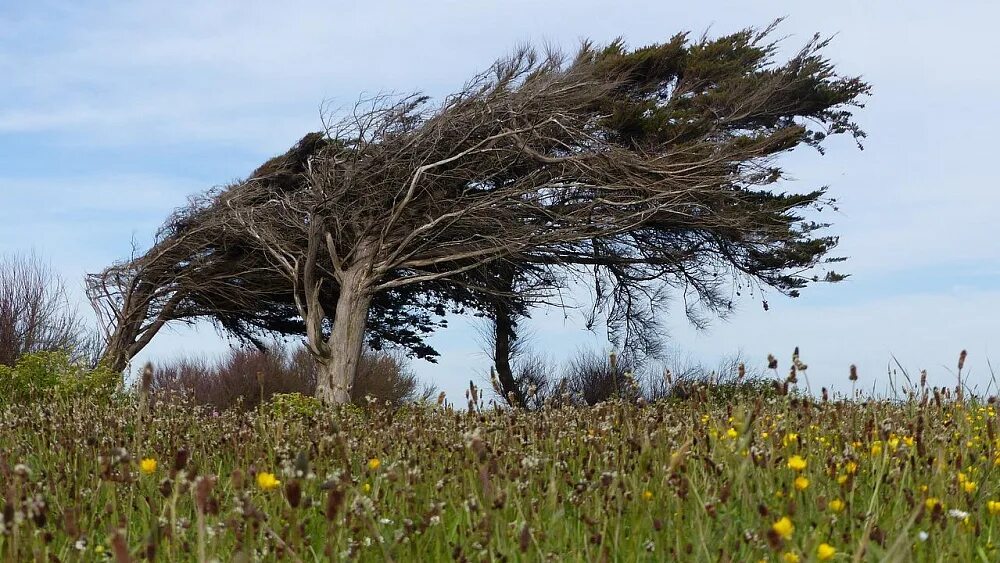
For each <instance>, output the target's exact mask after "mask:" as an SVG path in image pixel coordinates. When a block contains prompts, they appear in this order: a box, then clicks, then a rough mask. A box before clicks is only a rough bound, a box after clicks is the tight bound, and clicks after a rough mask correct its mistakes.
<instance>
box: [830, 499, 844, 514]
mask: <svg viewBox="0 0 1000 563" xmlns="http://www.w3.org/2000/svg"><path fill="white" fill-rule="evenodd" d="M843 510H844V501H842V500H840V499H839V498H835V499H833V500H831V501H830V512H843Z"/></svg>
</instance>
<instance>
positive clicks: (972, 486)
mask: <svg viewBox="0 0 1000 563" xmlns="http://www.w3.org/2000/svg"><path fill="white" fill-rule="evenodd" d="M962 489H964V490H965V492H967V493H969V494H970V495H971V494H972V493H974V492H976V482H975V481H966V482H965V483H962Z"/></svg>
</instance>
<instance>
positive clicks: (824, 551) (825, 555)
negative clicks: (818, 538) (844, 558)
mask: <svg viewBox="0 0 1000 563" xmlns="http://www.w3.org/2000/svg"><path fill="white" fill-rule="evenodd" d="M836 554H837V550H836V549H834V547H833V546H832V545H830V544H828V543H821V544H819V547H817V548H816V559H819V560H820V561H826V560H827V559H831V558H833V556H834V555H836Z"/></svg>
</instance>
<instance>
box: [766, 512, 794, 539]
mask: <svg viewBox="0 0 1000 563" xmlns="http://www.w3.org/2000/svg"><path fill="white" fill-rule="evenodd" d="M771 529H772V530H774V532H775V533H776V534H778V535H779V536H781V538H782V539H785V540H790V539H792V533H793V532H795V524H792V521H791V519H789V518H788V517H787V516H782V517H781V520H778V521H777V522H775V523H774V524H772V525H771Z"/></svg>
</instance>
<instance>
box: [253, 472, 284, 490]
mask: <svg viewBox="0 0 1000 563" xmlns="http://www.w3.org/2000/svg"><path fill="white" fill-rule="evenodd" d="M280 485H281V481H279V480H278V478H277V477H275V476H274V473H258V474H257V486H259V487H260V488H261V489H262V490H264V491H273V490H274V489H277V488H278V487H279V486H280Z"/></svg>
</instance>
